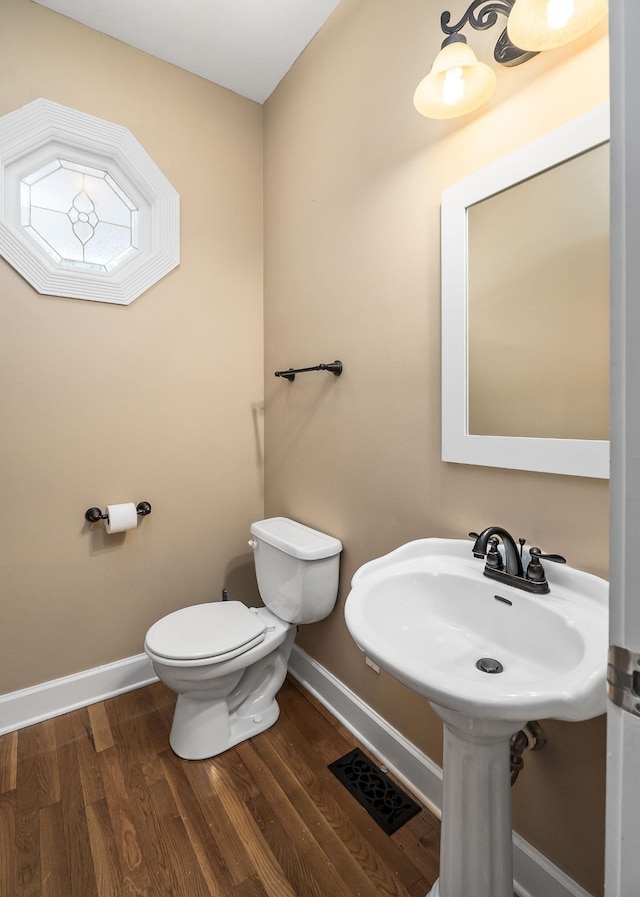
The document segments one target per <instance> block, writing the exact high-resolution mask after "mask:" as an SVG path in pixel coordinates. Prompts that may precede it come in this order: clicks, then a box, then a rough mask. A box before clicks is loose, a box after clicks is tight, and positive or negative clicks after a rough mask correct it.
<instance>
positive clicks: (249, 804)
mask: <svg viewBox="0 0 640 897" xmlns="http://www.w3.org/2000/svg"><path fill="white" fill-rule="evenodd" d="M174 702H175V697H174V695H173V694H172V693H171V692H170V691H169V690H168V689H167V688H165V686H163V685H162V684H160V683H156V684H154V685H151V686H148V687H146V688H142V689H139V690H137V691H133V692H129V693H127V694H124V695H119V696H118V697H116V698H111V699H109V700H107V701H103V702H101V703H99V704H94V705H92V706H90V707H85V708H82V709H80V710H76V711H74V712H72V713H68V714H65V715H64V716H59V717H57V718H56V719H52V720H47V721H45V722H42V723H38V724H37V725H34V726H30V727H28V728H25V729H20V730H19V731H17V732H12V733H9V734H8V735H4V736H2V737H0V895H2V897H354V895H360V897H425V894H426V893H427V892H428V890H429V889H430V887H431V885H432V884H433V882H434V881H435V879H436V877H437V872H438V854H439V838H440V826H439V822H438V820H437V819H436V818H435V817H433V816H432V815H431V814H430V813H429V811H428V810H427V809H426V808H425V809H423V810H422V811H421V812H420V813H419V814H418V815H417V816H415V817H414V818H413V819H411V820H409V822H407V823H406V824H405V825H404V826H402V828H400V829H399V830H398V831H397V832H396V833H395V834H394V835H392V836H391V837H389V836H387V835H386V834H384V832H383V831H382V829H381V828H380V827H379V826H378V825H377V824H376V823H375V822H374V821H373V820H372V819H371V818H370V817H369V815H368V814H367V813H366V812H365V811H364V810H363V809H362V808H361V807H360V805H359V804H358V803H357V801H356V800H355V799H354V798H353V797H352V796H351V795H350V794H349V793H348V792H347V791H346V789H345V788H344V787H343V786H342V785H341V784H340V783H339V782H338V780H337V779H336V778H335V777H334V776H333V775H332V773H331V772H330V771H329V770H328V769H327V764H328V763H331V762H332V761H333V760H336V759H338V757H341V756H342V755H343V754H346V753H347V752H348V751H349V750H351V749H352V748H353V747H354V746H356V744H357V742H356V741H355V739H354V738H353V737H352V736H351V735H350V733H348V732H347V731H346V730H345V729H344V728H343V727H341V726H340V725H339V724H338V723H337V722H336V720H334V719H333V718H332V717H331V715H330V714H329V713H328V712H327V711H326V710H325V709H324V708H323V707H321V706H320V705H319V704H318V703H317V702H316V701H314V699H313V698H312V697H311V696H310V695H308V694H307V693H306V692H304V690H302V689H301V688H300V686H298V685H297V684H295V683H294V682H293V681H292V680H287V682H286V683H285V685H284V687H283V688H282V690H281V691H280V693H279V703H280V706H281V709H282V712H281V715H280V719H279V720H278V721H277V723H276V724H275V725H274V726H272V727H271V728H270V729H268V730H267V731H266V732H263V733H262V734H260V735H257V736H255V737H254V738H252V739H250V740H249V741H245V742H243V743H242V744H240V745H238V746H237V747H236V748H234V749H232V750H229V751H227V752H225V753H224V754H221V755H220V756H218V757H215V758H213V759H211V760H200V761H190V762H189V761H184V760H180V759H179V758H178V757H176V755H175V754H174V753H173V752H172V751H171V749H170V748H169V743H168V737H169V729H170V726H171V719H172V715H173V707H174Z"/></svg>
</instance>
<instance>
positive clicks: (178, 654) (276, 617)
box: [144, 517, 342, 760]
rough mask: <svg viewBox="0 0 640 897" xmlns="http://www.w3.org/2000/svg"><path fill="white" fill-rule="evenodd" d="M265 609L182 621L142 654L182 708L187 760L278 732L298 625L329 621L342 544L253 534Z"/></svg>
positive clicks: (195, 614) (160, 632) (179, 717)
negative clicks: (280, 696)
mask: <svg viewBox="0 0 640 897" xmlns="http://www.w3.org/2000/svg"><path fill="white" fill-rule="evenodd" d="M250 531H251V534H252V536H253V539H252V540H251V541H250V543H249V544H250V545H251V547H252V548H253V549H254V561H255V565H256V576H257V580H258V589H259V591H260V596H261V598H262V600H263V601H264V603H265V605H266V606H265V607H259V608H254V607H246V606H245V605H244V604H242V602H239V601H219V602H212V603H209V604H197V605H192V606H191V607H185V608H182V609H181V610H177V611H174V612H173V613H171V614H169V615H168V616H166V617H163V618H162V619H161V620H158V622H157V623H154V624H153V626H151V628H150V629H149V631H148V632H147V635H146V638H145V644H144V649H145V651H146V653H147V655H148V657H149V659H150V660H151V663H152V665H153V668H154V671H155V673H156V675H157V676H158V678H159V679H160V680H161V681H162V682H164V683H165V684H166V685H167V686H168V687H169V688H170V689H172V691H174V692H176V694H177V696H178V698H177V701H176V708H175V712H174V717H173V724H172V727H171V734H170V737H169V743H170V745H171V748H172V749H173V751H174V752H175V753H176V754H177V755H178V756H179V757H182V758H183V759H185V760H202V759H205V758H206V757H213V756H215V755H216V754H220V753H222V752H223V751H225V750H228V749H229V748H231V747H233V746H234V745H235V744H238V743H239V742H241V741H244V740H245V739H247V738H250V737H251V736H252V735H257V734H258V733H259V732H263V731H264V730H265V729H268V728H269V726H272V725H273V724H274V723H275V721H276V720H277V718H278V716H279V713H280V710H279V707H278V703H277V700H276V694H277V692H278V691H279V689H280V687H281V686H282V684H283V682H284V679H285V677H286V674H287V664H288V661H289V656H290V654H291V649H292V647H293V642H294V639H295V636H296V632H297V626H298V624H300V623H311V622H315V621H316V620H320V619H323V618H324V617H326V616H327V615H328V614H329V613H331V611H332V610H333V607H334V606H335V602H336V598H337V594H338V572H339V559H340V558H339V555H340V552H341V551H342V544H341V543H340V542H339V541H338V539H334V538H333V537H331V536H327V535H325V534H324V533H320V532H319V531H318V530H313V529H311V528H310V527H307V526H304V525H303V524H300V523H297V522H296V521H293V520H289V519H288V518H285V517H272V518H269V519H267V520H262V521H258V522H257V523H254V524H252V525H251V528H250Z"/></svg>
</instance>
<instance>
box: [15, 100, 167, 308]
mask: <svg viewBox="0 0 640 897" xmlns="http://www.w3.org/2000/svg"><path fill="white" fill-rule="evenodd" d="M60 157H63V158H67V159H72V160H73V161H76V162H78V163H81V164H85V165H89V166H92V167H94V168H100V169H104V170H106V171H108V172H109V174H111V175H112V176H113V178H114V179H115V180H116V181H117V182H118V183H119V184H121V185H122V188H123V189H124V190H125V192H126V193H127V195H128V196H130V197H131V198H132V199H133V200H134V202H135V203H136V206H137V208H138V209H139V211H140V224H139V229H140V248H139V251H138V252H136V253H135V254H134V255H133V257H131V258H130V259H128V260H127V261H125V262H124V263H123V264H121V265H118V266H116V267H115V268H114V269H113V270H111V271H106V272H103V271H89V270H83V269H76V268H70V267H66V266H63V265H58V264H57V263H56V262H55V261H54V260H53V259H52V258H50V257H49V256H48V255H47V253H46V252H45V251H44V250H43V249H41V248H40V247H39V246H38V244H37V242H36V241H35V240H34V239H33V238H32V237H31V236H30V235H29V234H28V233H27V232H26V231H25V228H24V226H23V225H21V223H20V180H21V179H22V178H23V177H25V176H26V175H28V174H29V172H31V171H33V170H35V169H36V168H38V167H39V166H41V165H45V164H46V163H47V162H49V161H52V160H53V159H55V158H60ZM0 254H1V255H2V256H3V258H5V259H6V261H8V262H9V264H10V265H12V266H13V267H14V268H15V269H16V271H18V272H19V273H20V274H21V275H22V276H23V277H24V278H25V279H26V280H27V281H28V282H29V283H30V284H31V286H32V287H33V288H34V289H35V290H37V291H38V292H39V293H42V294H44V295H49V296H66V297H69V298H72V299H90V300H94V301H97V302H113V303H117V304H119V305H129V304H130V303H131V302H133V300H134V299H137V297H138V296H140V295H141V294H142V293H144V292H145V291H146V290H148V289H149V287H151V286H153V284H154V283H156V282H157V281H158V280H160V279H161V278H162V277H164V276H165V275H166V274H168V273H169V272H170V271H172V270H173V268H175V267H176V266H177V265H179V263H180V196H179V194H178V193H177V191H176V190H175V189H174V188H173V187H172V186H171V184H170V183H169V181H168V180H167V178H166V177H165V176H164V175H163V174H162V172H161V171H160V169H159V168H158V166H157V165H156V164H155V162H154V161H153V160H152V159H151V158H150V156H149V155H148V154H147V153H146V151H145V150H144V149H143V148H142V146H141V145H140V144H139V143H138V141H137V140H136V139H135V137H134V136H133V135H132V134H131V132H130V131H129V130H128V129H127V128H124V127H122V126H121V125H116V124H113V123H112V122H108V121H105V120H103V119H100V118H96V117H95V116H93V115H88V114H87V113H85V112H79V111H78V110H76V109H70V108H69V107H67V106H61V105H60V104H58V103H53V102H51V101H50V100H45V99H38V100H34V101H33V102H31V103H28V104H27V105H26V106H23V107H22V108H21V109H16V110H15V111H13V112H9V113H8V114H7V115H3V116H1V117H0Z"/></svg>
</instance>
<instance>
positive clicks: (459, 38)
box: [413, 0, 607, 119]
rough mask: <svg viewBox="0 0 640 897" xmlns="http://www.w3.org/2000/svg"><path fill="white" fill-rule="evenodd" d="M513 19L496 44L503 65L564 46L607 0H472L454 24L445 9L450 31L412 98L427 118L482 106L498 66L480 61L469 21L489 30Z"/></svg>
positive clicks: (445, 28)
mask: <svg viewBox="0 0 640 897" xmlns="http://www.w3.org/2000/svg"><path fill="white" fill-rule="evenodd" d="M498 13H500V15H503V16H505V18H506V19H507V20H508V24H507V27H506V28H505V29H504V30H503V31H502V33H501V35H500V37H499V38H498V41H497V43H496V45H495V49H494V53H493V56H494V59H495V61H496V62H498V63H500V65H503V66H507V67H511V66H515V65H521V63H523V62H527V61H528V60H529V59H532V58H533V57H534V56H536V55H537V53H538V52H540V51H541V50H549V49H553V48H555V47H560V46H563V45H564V44H567V43H570V42H571V41H573V40H576V39H577V38H578V37H581V36H582V35H583V34H586V32H587V31H589V30H590V29H591V28H593V27H594V26H595V25H597V24H598V22H600V21H601V20H602V19H603V18H604V16H605V15H606V13H607V0H473V2H472V3H470V4H469V7H468V9H467V11H466V12H465V13H464V15H463V16H462V18H461V19H460V21H459V22H457V23H456V24H455V25H450V24H449V23H450V20H451V13H450V12H446V11H445V12H443V13H442V15H441V16H440V27H441V29H442V32H443V33H444V34H445V35H446V37H445V39H444V41H443V42H442V46H441V49H440V52H439V53H438V55H437V56H436V58H435V60H434V63H433V66H432V68H431V71H430V72H429V74H428V75H427V76H426V78H423V79H422V81H421V82H420V83H419V84H418V86H417V88H416V91H415V94H414V97H413V104H414V106H415V107H416V109H417V110H418V112H419V113H420V114H421V115H424V116H425V117H426V118H435V119H446V118H458V117H459V116H461V115H466V114H467V113H469V112H473V111H474V110H475V109H477V108H478V107H479V106H482V104H483V103H485V102H486V101H487V100H488V99H489V98H490V97H491V95H492V94H493V92H494V90H495V88H496V75H495V72H494V71H493V69H492V68H491V67H490V66H488V65H486V64H485V63H484V62H480V61H479V60H478V59H477V57H476V55H475V53H474V52H473V50H472V49H471V47H469V46H468V44H467V39H466V37H465V36H464V35H463V34H461V33H460V32H461V30H462V28H463V27H464V26H465V25H467V24H468V25H470V26H471V28H473V29H474V30H476V31H487V30H488V29H489V28H492V27H493V26H494V25H495V24H496V22H497V21H498Z"/></svg>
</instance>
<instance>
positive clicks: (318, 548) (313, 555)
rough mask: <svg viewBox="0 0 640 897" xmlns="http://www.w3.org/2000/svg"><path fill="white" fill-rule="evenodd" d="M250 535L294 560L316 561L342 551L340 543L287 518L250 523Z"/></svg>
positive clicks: (272, 518) (271, 518)
mask: <svg viewBox="0 0 640 897" xmlns="http://www.w3.org/2000/svg"><path fill="white" fill-rule="evenodd" d="M250 530H251V535H253V536H255V537H256V538H257V539H261V540H262V541H263V542H266V543H267V544H268V545H273V547H274V548H279V549H280V551H284V552H286V553H287V554H290V555H291V556H292V557H294V558H300V560H303V561H316V560H320V559H321V558H328V557H333V556H334V555H336V554H340V552H341V551H342V542H341V541H340V540H339V539H334V538H333V536H327V534H326V533H321V532H319V531H318V530H317V529H311V527H309V526H305V525H304V524H303V523H297V522H296V521H295V520H289V518H288V517H269V518H268V519H267V520H258V521H257V522H256V523H252V524H251V527H250Z"/></svg>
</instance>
